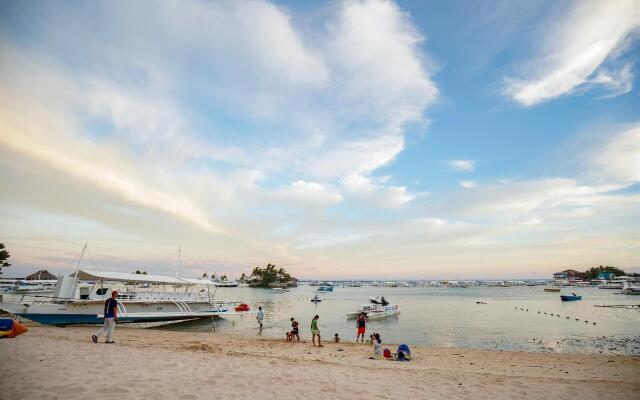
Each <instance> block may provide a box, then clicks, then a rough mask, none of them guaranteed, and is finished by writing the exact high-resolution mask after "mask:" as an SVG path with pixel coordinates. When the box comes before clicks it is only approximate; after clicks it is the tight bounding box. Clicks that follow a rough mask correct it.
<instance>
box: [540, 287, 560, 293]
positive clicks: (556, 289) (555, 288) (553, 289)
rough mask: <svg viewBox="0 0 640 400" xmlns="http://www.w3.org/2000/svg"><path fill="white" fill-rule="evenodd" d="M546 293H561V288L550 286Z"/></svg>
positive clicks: (545, 289)
mask: <svg viewBox="0 0 640 400" xmlns="http://www.w3.org/2000/svg"><path fill="white" fill-rule="evenodd" d="M544 291H545V292H559V291H560V288H559V287H557V286H548V287H546V288H544Z"/></svg>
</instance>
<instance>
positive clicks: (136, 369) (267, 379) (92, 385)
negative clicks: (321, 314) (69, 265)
mask: <svg viewBox="0 0 640 400" xmlns="http://www.w3.org/2000/svg"><path fill="white" fill-rule="evenodd" d="M94 331H95V328H94V327H84V326H83V327H67V328H57V327H44V326H37V325H31V326H30V330H29V332H27V333H26V334H24V335H22V336H20V337H18V338H16V339H6V340H1V341H0V354H2V358H3V362H2V363H0V382H2V385H1V386H2V394H3V397H4V398H10V399H87V398H90V399H112V398H129V399H210V398H213V397H216V398H222V399H245V398H265V399H298V398H302V397H313V398H316V399H347V398H349V399H354V398H358V399H361V398H368V399H394V398H419V399H471V398H474V399H525V398H526V399H547V400H548V399H582V400H584V399H600V400H603V399H630V398H638V395H639V393H640V358H638V357H629V356H603V355H581V354H555V353H525V352H506V351H505V352H501V351H487V350H469V349H456V348H418V347H416V348H413V349H412V351H413V357H414V360H413V361H411V362H410V363H400V362H392V361H386V360H370V359H368V356H369V352H370V348H369V346H367V345H362V344H355V343H339V344H334V343H326V344H325V347H323V348H317V347H316V348H314V347H312V346H311V343H310V342H309V341H307V340H305V342H306V343H284V341H281V340H276V339H270V338H261V337H245V336H237V335H230V334H211V333H188V332H172V331H161V330H149V329H144V330H143V329H132V328H126V327H119V328H118V329H117V331H116V340H117V343H116V344H115V345H108V344H103V343H99V344H94V343H93V342H91V340H90V338H89V336H90V335H91V333H92V332H94ZM388 346H389V347H390V348H392V347H391V345H388Z"/></svg>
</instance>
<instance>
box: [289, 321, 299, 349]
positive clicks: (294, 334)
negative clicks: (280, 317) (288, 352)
mask: <svg viewBox="0 0 640 400" xmlns="http://www.w3.org/2000/svg"><path fill="white" fill-rule="evenodd" d="M294 337H295V338H297V339H298V343H300V334H299V333H298V321H296V319H295V318H293V317H292V318H291V340H293V338H294Z"/></svg>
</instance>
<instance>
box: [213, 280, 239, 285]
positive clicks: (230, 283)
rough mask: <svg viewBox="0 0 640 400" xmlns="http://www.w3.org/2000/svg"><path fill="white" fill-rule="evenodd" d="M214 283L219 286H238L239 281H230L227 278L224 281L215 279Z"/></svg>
mask: <svg viewBox="0 0 640 400" xmlns="http://www.w3.org/2000/svg"><path fill="white" fill-rule="evenodd" d="M213 284H214V285H215V286H217V287H238V285H239V283H238V281H236V280H233V281H228V280H226V279H224V280H222V281H213Z"/></svg>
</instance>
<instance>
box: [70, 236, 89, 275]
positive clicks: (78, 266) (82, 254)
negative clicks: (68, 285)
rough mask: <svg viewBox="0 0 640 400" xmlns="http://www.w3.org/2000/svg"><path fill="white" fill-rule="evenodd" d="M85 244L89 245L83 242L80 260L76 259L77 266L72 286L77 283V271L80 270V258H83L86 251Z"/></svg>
mask: <svg viewBox="0 0 640 400" xmlns="http://www.w3.org/2000/svg"><path fill="white" fill-rule="evenodd" d="M87 244H89V242H85V244H84V247H83V248H82V253H80V258H79V259H78V265H76V273H75V274H74V275H73V282H74V284H75V282H77V281H78V270H79V269H80V262H81V261H82V257H84V252H85V251H86V250H87Z"/></svg>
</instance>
